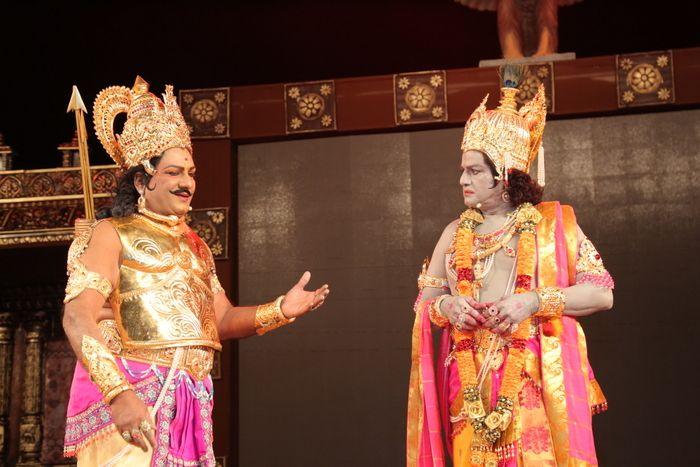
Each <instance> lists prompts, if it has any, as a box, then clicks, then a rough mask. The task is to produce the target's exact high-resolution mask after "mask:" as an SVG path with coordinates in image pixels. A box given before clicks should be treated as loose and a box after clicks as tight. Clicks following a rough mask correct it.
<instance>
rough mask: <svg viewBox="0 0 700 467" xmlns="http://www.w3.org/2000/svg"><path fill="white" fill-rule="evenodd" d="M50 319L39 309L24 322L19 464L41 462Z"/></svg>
mask: <svg viewBox="0 0 700 467" xmlns="http://www.w3.org/2000/svg"><path fill="white" fill-rule="evenodd" d="M47 322H48V317H47V316H46V313H44V312H36V313H34V314H32V315H31V317H30V318H29V319H28V320H27V321H25V323H24V329H25V338H24V339H25V344H26V347H25V356H24V378H23V388H22V418H21V419H20V422H19V463H18V464H17V465H21V466H38V465H41V464H40V462H39V457H40V455H41V406H42V387H43V377H42V369H43V347H44V340H45V338H46V327H47Z"/></svg>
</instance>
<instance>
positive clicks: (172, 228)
mask: <svg viewBox="0 0 700 467" xmlns="http://www.w3.org/2000/svg"><path fill="white" fill-rule="evenodd" d="M137 207H138V211H139V214H140V217H141V218H143V219H145V220H147V221H149V222H151V224H153V226H154V227H157V228H158V229H159V230H162V231H164V232H167V233H169V234H171V235H181V234H182V233H184V231H180V230H179V227H180V225H182V224H184V222H185V219H184V217H179V216H176V215H167V216H166V215H163V214H158V213H155V212H153V211H151V210H150V209H148V208H147V207H146V200H145V199H144V198H143V196H142V197H139V200H138V202H137Z"/></svg>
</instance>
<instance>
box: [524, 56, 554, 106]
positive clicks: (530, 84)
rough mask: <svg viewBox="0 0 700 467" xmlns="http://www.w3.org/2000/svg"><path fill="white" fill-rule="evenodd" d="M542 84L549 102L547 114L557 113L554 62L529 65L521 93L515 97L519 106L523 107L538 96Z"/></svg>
mask: <svg viewBox="0 0 700 467" xmlns="http://www.w3.org/2000/svg"><path fill="white" fill-rule="evenodd" d="M540 84H542V85H543V86H544V95H545V99H546V102H547V113H554V111H555V99H554V97H555V89H554V64H553V63H552V62H541V63H528V66H527V68H526V71H525V76H524V77H523V80H522V82H521V83H520V86H518V89H519V90H520V92H519V93H518V94H517V96H516V97H515V100H516V101H518V104H520V105H523V104H526V103H528V102H530V101H531V100H532V98H533V97H535V94H537V89H538V88H539V86H540Z"/></svg>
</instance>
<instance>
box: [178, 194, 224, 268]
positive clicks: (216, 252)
mask: <svg viewBox="0 0 700 467" xmlns="http://www.w3.org/2000/svg"><path fill="white" fill-rule="evenodd" d="M186 220H187V224H188V225H189V226H190V228H191V229H192V230H194V231H195V233H196V234H197V235H199V236H200V237H201V239H202V240H204V242H205V243H206V244H207V246H209V249H210V250H211V253H212V255H213V256H214V259H228V208H227V207H225V208H199V209H192V211H190V212H189V214H187V218H186Z"/></svg>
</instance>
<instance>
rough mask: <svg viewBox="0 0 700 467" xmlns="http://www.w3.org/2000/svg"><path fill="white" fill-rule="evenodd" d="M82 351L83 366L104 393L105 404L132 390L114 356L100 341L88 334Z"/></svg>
mask: <svg viewBox="0 0 700 467" xmlns="http://www.w3.org/2000/svg"><path fill="white" fill-rule="evenodd" d="M80 351H81V353H82V354H83V358H82V360H83V365H85V368H86V369H87V371H88V374H89V375H90V379H91V380H92V382H93V383H95V385H96V386H97V387H98V388H99V390H100V392H101V393H102V396H103V398H104V401H105V403H107V404H109V402H110V401H111V400H112V399H114V398H115V397H117V395H119V394H121V393H122V392H124V391H126V390H129V389H131V385H130V384H129V382H128V381H127V380H126V376H124V373H122V371H121V370H120V369H119V367H118V366H117V361H116V360H115V358H114V356H113V355H112V353H111V352H110V351H109V350H108V349H107V348H106V347H105V346H104V345H103V344H102V343H101V342H100V341H98V340H97V339H95V338H93V337H91V336H88V335H87V334H86V335H84V336H83V341H82V343H81V346H80Z"/></svg>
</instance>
